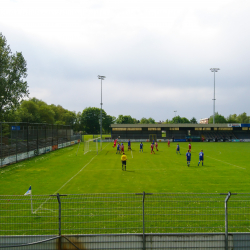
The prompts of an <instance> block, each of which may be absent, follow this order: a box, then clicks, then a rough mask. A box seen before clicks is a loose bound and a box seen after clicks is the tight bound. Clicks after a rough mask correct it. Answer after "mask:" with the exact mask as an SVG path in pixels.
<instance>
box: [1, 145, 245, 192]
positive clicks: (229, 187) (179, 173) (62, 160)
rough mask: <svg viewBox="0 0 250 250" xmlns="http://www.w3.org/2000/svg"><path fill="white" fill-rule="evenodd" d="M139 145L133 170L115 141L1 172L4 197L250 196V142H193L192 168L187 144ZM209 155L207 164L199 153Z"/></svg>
mask: <svg viewBox="0 0 250 250" xmlns="http://www.w3.org/2000/svg"><path fill="white" fill-rule="evenodd" d="M139 144H140V143H139V142H138V143H135V142H132V152H131V151H128V150H127V143H124V145H125V153H126V155H127V158H128V160H127V171H122V166H121V155H119V154H116V148H113V143H103V144H102V151H99V152H98V154H96V152H95V151H91V152H88V153H86V154H84V151H83V143H81V144H80V147H79V151H78V153H77V155H76V152H77V150H78V145H75V146H71V147H68V148H64V149H60V150H57V151H53V152H50V153H48V154H45V155H40V156H38V157H35V158H32V159H29V160H26V161H22V162H19V163H17V164H13V165H10V166H6V167H4V168H0V195H23V194H24V193H25V192H26V191H27V190H28V188H29V186H30V185H31V186H32V194H33V195H40V194H56V193H60V194H86V193H138V192H143V191H145V192H150V193H179V192H181V193H182V192H185V193H227V192H229V191H230V192H234V193H248V192H249V190H250V175H249V172H250V166H249V161H250V155H249V151H250V143H232V142H217V143H213V142H208V143H207V142H193V143H192V150H191V154H192V156H191V165H190V167H187V163H186V152H187V149H188V143H187V142H181V143H179V145H180V152H181V155H177V154H176V145H177V143H171V145H170V147H168V145H167V143H163V142H159V147H158V148H159V151H156V153H155V154H150V143H143V144H144V152H143V153H140V152H139ZM201 149H202V150H203V152H204V158H205V159H204V166H202V165H201V164H200V166H198V154H199V152H200V150H201Z"/></svg>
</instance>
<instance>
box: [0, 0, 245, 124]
mask: <svg viewBox="0 0 250 250" xmlns="http://www.w3.org/2000/svg"><path fill="white" fill-rule="evenodd" d="M249 13H250V1H248V0H237V1H234V0H209V1H207V0H197V1H194V0H189V1H187V0H162V1H160V0H103V1H99V0H88V1H87V0H60V1H59V0H0V32H2V34H3V35H4V36H5V37H6V39H7V42H8V44H9V45H10V47H11V50H12V52H16V51H18V52H22V53H23V56H24V58H25V59H26V61H27V65H28V78H27V81H28V85H29V91H30V97H36V98H38V99H41V100H43V101H45V102H46V103H47V104H52V103H53V104H55V105H61V106H63V107H64V108H65V109H68V110H70V111H76V112H78V111H81V112H82V110H83V109H85V108H86V107H99V108H100V102H101V81H100V80H98V78H97V75H104V76H106V79H105V80H104V81H103V85H102V98H103V109H104V110H105V111H106V112H107V114H109V115H112V116H116V117H118V115H120V114H122V115H131V116H132V117H134V118H137V119H141V118H142V117H146V118H149V117H152V118H154V119H155V120H156V121H159V120H164V121H165V120H166V119H172V118H173V117H174V115H175V112H174V111H177V112H176V115H180V116H181V117H187V118H188V119H191V118H192V117H195V118H196V119H197V120H199V119H200V118H206V117H209V116H210V115H212V114H213V100H212V99H213V94H214V73H212V72H211V71H210V68H215V67H217V68H220V70H219V72H217V73H216V74H215V92H216V93H215V95H216V97H215V98H216V102H215V110H216V112H219V113H220V114H222V115H224V116H225V117H227V116H228V115H229V114H233V113H236V114H240V113H243V112H246V113H247V114H248V115H250V112H249V107H250V98H249V94H250V92H249V79H250V49H249V48H250V31H249V24H250V15H249Z"/></svg>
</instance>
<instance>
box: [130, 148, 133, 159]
mask: <svg viewBox="0 0 250 250" xmlns="http://www.w3.org/2000/svg"><path fill="white" fill-rule="evenodd" d="M130 151H131V155H132V158H133V153H132V149H130Z"/></svg>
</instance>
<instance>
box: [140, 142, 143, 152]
mask: <svg viewBox="0 0 250 250" xmlns="http://www.w3.org/2000/svg"><path fill="white" fill-rule="evenodd" d="M140 152H142V153H143V144H142V142H141V144H140Z"/></svg>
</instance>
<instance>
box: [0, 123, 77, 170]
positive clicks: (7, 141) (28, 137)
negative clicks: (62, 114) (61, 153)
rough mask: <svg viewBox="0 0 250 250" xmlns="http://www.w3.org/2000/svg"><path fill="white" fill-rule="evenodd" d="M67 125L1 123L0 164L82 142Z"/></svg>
mask: <svg viewBox="0 0 250 250" xmlns="http://www.w3.org/2000/svg"><path fill="white" fill-rule="evenodd" d="M80 139H81V138H80V135H73V130H72V129H71V127H70V126H66V125H50V124H39V123H37V124H34V123H0V157H1V161H0V166H1V167H2V166H4V165H6V164H11V163H15V162H18V161H20V160H24V159H27V158H30V157H34V156H36V155H39V154H44V153H47V152H50V151H52V150H56V149H59V148H63V147H66V146H69V145H71V144H72V143H73V144H74V143H78V142H80Z"/></svg>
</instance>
